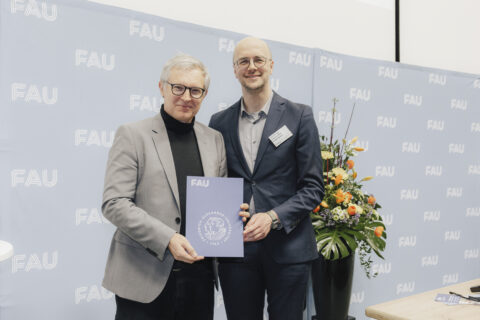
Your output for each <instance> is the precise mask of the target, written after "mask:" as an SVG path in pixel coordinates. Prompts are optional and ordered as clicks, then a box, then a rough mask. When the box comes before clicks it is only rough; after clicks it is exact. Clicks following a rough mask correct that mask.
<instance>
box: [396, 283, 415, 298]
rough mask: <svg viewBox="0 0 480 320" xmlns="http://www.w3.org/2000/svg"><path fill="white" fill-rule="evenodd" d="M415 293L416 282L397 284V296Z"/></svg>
mask: <svg viewBox="0 0 480 320" xmlns="http://www.w3.org/2000/svg"><path fill="white" fill-rule="evenodd" d="M413 291H415V281H412V282H404V283H398V284H397V295H399V294H401V293H412V292H413Z"/></svg>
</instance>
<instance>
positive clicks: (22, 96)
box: [11, 82, 58, 105]
mask: <svg viewBox="0 0 480 320" xmlns="http://www.w3.org/2000/svg"><path fill="white" fill-rule="evenodd" d="M11 91H12V102H17V101H18V100H20V101H22V102H27V103H28V102H36V103H40V104H47V105H53V104H56V103H57V101H58V88H57V87H53V88H49V87H47V86H39V85H36V84H27V83H21V82H14V83H12V85H11Z"/></svg>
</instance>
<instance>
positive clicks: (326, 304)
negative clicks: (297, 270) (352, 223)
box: [312, 253, 355, 320]
mask: <svg viewBox="0 0 480 320" xmlns="http://www.w3.org/2000/svg"><path fill="white" fill-rule="evenodd" d="M354 257H355V256H354V254H353V253H352V254H350V255H349V256H348V257H346V258H343V259H338V260H325V258H323V256H322V255H320V258H318V259H317V260H315V261H313V263H312V287H313V298H314V300H315V311H316V314H317V315H316V316H314V317H312V319H314V320H347V319H354V318H351V317H349V316H348V308H349V306H350V296H351V294H352V281H353V265H354V263H355V258H354Z"/></svg>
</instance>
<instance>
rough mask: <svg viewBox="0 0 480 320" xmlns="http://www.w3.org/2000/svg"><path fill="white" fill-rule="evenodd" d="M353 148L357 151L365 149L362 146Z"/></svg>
mask: <svg viewBox="0 0 480 320" xmlns="http://www.w3.org/2000/svg"><path fill="white" fill-rule="evenodd" d="M353 150H355V151H364V150H365V149H364V148H360V147H355V148H353Z"/></svg>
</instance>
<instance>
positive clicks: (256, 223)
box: [243, 212, 272, 242]
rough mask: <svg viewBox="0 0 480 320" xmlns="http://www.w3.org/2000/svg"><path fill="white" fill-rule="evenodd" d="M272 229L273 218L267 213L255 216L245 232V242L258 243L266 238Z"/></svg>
mask: <svg viewBox="0 0 480 320" xmlns="http://www.w3.org/2000/svg"><path fill="white" fill-rule="evenodd" d="M271 227H272V218H270V216H269V215H268V214H266V213H265V212H260V213H257V214H254V215H253V216H252V218H250V220H249V221H248V223H247V225H246V226H245V230H244V231H243V241H244V242H249V241H258V240H262V239H263V238H265V237H266V236H267V235H268V233H269V232H270V229H271Z"/></svg>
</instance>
